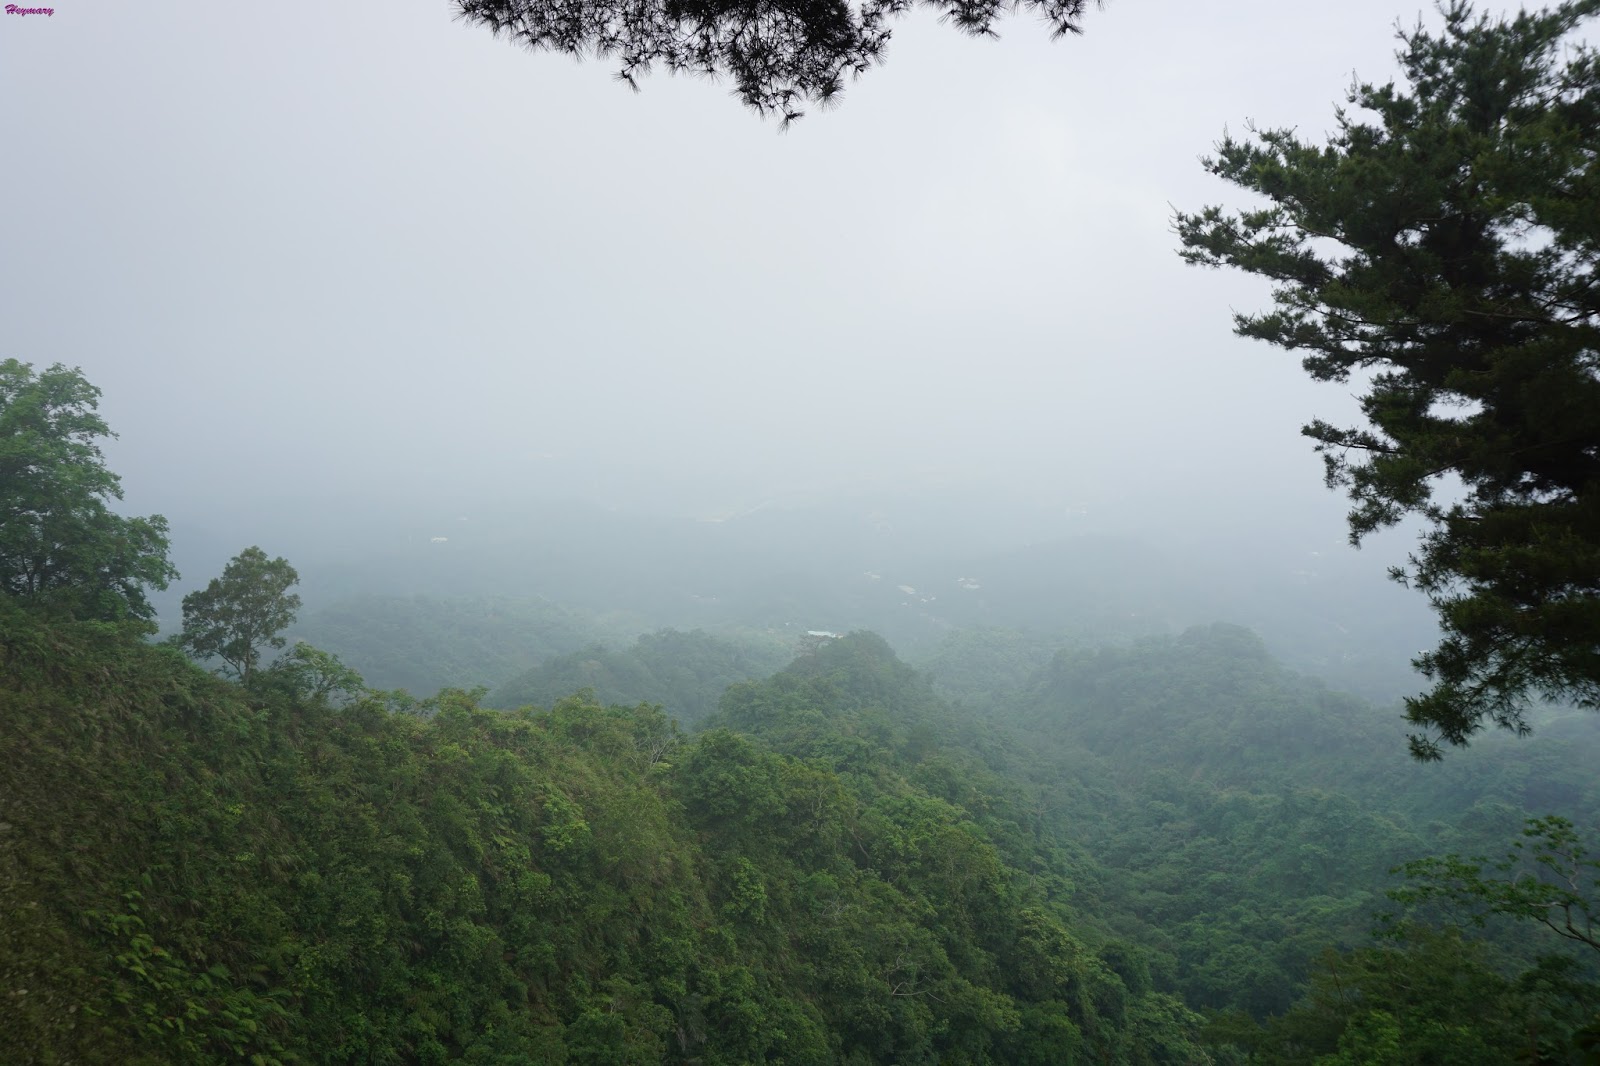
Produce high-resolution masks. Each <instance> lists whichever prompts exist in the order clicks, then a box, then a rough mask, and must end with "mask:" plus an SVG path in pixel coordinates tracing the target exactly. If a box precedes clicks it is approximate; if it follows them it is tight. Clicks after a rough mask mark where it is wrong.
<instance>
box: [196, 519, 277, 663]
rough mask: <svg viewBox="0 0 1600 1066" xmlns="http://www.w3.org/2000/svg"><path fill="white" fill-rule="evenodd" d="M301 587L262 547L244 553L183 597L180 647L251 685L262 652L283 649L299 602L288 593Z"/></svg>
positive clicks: (246, 550) (249, 549) (252, 548)
mask: <svg viewBox="0 0 1600 1066" xmlns="http://www.w3.org/2000/svg"><path fill="white" fill-rule="evenodd" d="M299 583H300V575H299V574H297V573H295V569H294V567H292V566H290V565H289V561H288V560H287V559H283V558H281V557H280V558H277V559H268V558H267V553H266V552H264V551H262V550H261V549H260V548H257V547H253V546H252V547H249V548H246V549H245V550H244V551H242V552H240V553H239V554H238V555H235V556H234V557H233V558H232V559H231V560H229V562H228V565H227V566H226V567H224V568H223V570H222V576H221V577H217V578H212V579H211V583H210V584H208V585H207V586H206V587H205V588H203V589H200V590H198V591H195V592H191V593H189V595H187V596H185V597H184V598H183V632H182V633H181V634H180V635H179V636H178V644H179V646H181V647H183V648H186V649H188V650H189V651H190V652H192V653H193V654H194V655H195V656H197V657H198V658H199V659H201V660H202V661H204V660H209V659H221V660H222V662H223V663H224V665H226V666H227V668H228V669H229V670H231V671H232V672H233V675H234V676H235V677H237V678H238V679H239V680H240V681H242V682H245V683H249V681H250V678H251V675H252V674H254V673H255V671H256V665H257V664H258V663H259V662H260V661H261V653H262V650H263V649H266V648H281V647H283V645H284V643H285V640H284V638H283V637H282V636H280V634H281V633H282V632H283V631H284V630H285V629H287V628H289V626H291V625H293V624H294V617H295V612H296V611H298V610H299V609H300V597H299V596H297V595H295V594H294V593H292V592H290V591H289V590H290V589H291V588H293V587H294V586H295V585H298V584H299Z"/></svg>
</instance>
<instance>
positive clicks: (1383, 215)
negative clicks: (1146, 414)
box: [1177, 0, 1600, 759]
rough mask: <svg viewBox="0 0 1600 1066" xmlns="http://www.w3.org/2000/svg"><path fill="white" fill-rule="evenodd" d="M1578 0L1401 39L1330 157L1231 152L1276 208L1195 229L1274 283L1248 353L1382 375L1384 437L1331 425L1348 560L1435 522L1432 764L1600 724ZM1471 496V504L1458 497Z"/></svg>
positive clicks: (1285, 144) (1586, 153)
mask: <svg viewBox="0 0 1600 1066" xmlns="http://www.w3.org/2000/svg"><path fill="white" fill-rule="evenodd" d="M1597 11H1600V6H1597V5H1596V4H1595V3H1594V2H1593V0H1569V2H1566V3H1562V4H1559V5H1557V6H1556V7H1554V8H1553V9H1550V10H1548V11H1544V12H1541V13H1530V12H1520V13H1518V14H1517V15H1515V16H1514V17H1511V18H1508V19H1506V20H1503V21H1496V20H1491V19H1489V18H1488V17H1486V16H1485V17H1480V16H1476V15H1474V13H1473V11H1472V9H1471V7H1470V6H1469V5H1468V4H1466V3H1463V2H1460V0H1452V2H1451V3H1449V4H1448V5H1447V6H1445V7H1444V8H1443V9H1442V12H1443V17H1444V26H1443V29H1442V31H1441V32H1439V33H1437V34H1430V33H1428V32H1425V31H1424V30H1422V29H1420V28H1419V29H1417V30H1415V31H1412V32H1410V33H1405V34H1402V37H1401V39H1402V41H1403V43H1404V46H1405V47H1404V49H1403V50H1402V51H1401V53H1400V55H1399V59H1400V62H1401V65H1402V69H1403V72H1404V75H1405V79H1406V82H1407V85H1406V86H1404V87H1396V86H1395V85H1394V84H1392V83H1391V84H1388V85H1382V86H1375V85H1369V84H1358V85H1357V86H1356V87H1355V88H1354V89H1353V90H1352V91H1351V94H1350V97H1349V99H1350V103H1351V104H1352V105H1354V106H1355V107H1357V108H1359V109H1360V110H1361V111H1364V112H1367V113H1369V114H1371V115H1372V116H1373V120H1372V121H1370V122H1367V121H1360V120H1358V118H1357V117H1356V116H1354V115H1352V114H1350V113H1348V112H1343V111H1341V112H1340V114H1339V116H1338V127H1337V132H1336V133H1335V134H1334V135H1333V137H1332V138H1331V139H1330V141H1329V143H1328V144H1326V145H1316V144H1310V143H1307V142H1304V141H1302V140H1301V139H1300V138H1299V137H1298V136H1297V135H1296V134H1295V132H1294V131H1293V130H1252V134H1253V137H1252V138H1250V139H1246V140H1235V139H1233V138H1232V137H1228V138H1225V139H1224V140H1223V141H1222V143H1221V144H1220V145H1219V146H1218V155H1217V157H1216V158H1215V159H1213V160H1209V161H1208V162H1207V168H1208V169H1209V170H1210V171H1211V172H1212V173H1214V174H1216V175H1218V176H1219V177H1221V178H1223V179H1224V180H1226V181H1229V182H1231V183H1233V184H1234V185H1237V186H1239V187H1241V188H1244V189H1248V190H1250V191H1252V192H1254V193H1257V194H1259V195H1260V196H1262V197H1264V198H1265V199H1266V200H1267V201H1268V206H1265V207H1261V208H1256V209H1251V210H1247V211H1241V212H1237V213H1229V212H1225V211H1223V210H1222V209H1220V208H1208V209H1207V210H1205V211H1203V212H1202V213H1200V214H1198V215H1183V214H1180V215H1179V216H1178V220H1177V227H1178V232H1179V235H1180V237H1181V239H1182V242H1183V245H1184V251H1183V255H1184V258H1186V259H1187V260H1189V261H1190V262H1193V263H1198V264H1201V265H1206V266H1231V267H1237V268H1239V269H1241V270H1245V271H1248V272H1250V273H1253V274H1258V275H1261V276H1262V277H1265V278H1268V279H1270V280H1272V282H1273V283H1274V285H1275V290H1274V300H1275V303H1276V308H1275V309H1274V310H1273V311H1270V312H1268V313H1264V314H1256V315H1239V316H1237V317H1236V329H1237V332H1239V333H1240V334H1241V335H1243V336H1247V337H1255V338H1259V339H1262V340H1266V341H1268V342H1270V343H1272V344H1276V345H1278V346H1280V347H1283V348H1286V349H1290V350H1295V351H1300V352H1303V353H1306V354H1305V359H1304V365H1305V368H1306V370H1307V371H1308V372H1309V373H1310V374H1311V375H1312V376H1313V377H1314V378H1316V379H1318V380H1321V381H1334V382H1341V383H1342V382H1346V381H1348V380H1349V379H1350V377H1351V375H1352V374H1357V375H1361V376H1362V379H1363V380H1365V381H1366V386H1365V392H1364V394H1363V395H1362V396H1361V406H1362V411H1363V414H1364V415H1365V416H1366V418H1367V423H1368V424H1367V426H1365V427H1354V428H1340V427H1336V426H1333V425H1330V424H1328V423H1326V422H1323V421H1320V420H1318V421H1314V422H1312V423H1311V424H1310V425H1308V426H1307V427H1306V428H1305V430H1304V432H1305V434H1306V435H1307V436H1309V437H1311V438H1312V439H1313V440H1315V441H1316V442H1317V449H1318V451H1320V452H1321V453H1322V455H1323V458H1324V460H1325V462H1326V469H1327V480H1328V483H1329V485H1330V486H1344V487H1345V488H1346V489H1347V490H1348V492H1349V495H1350V497H1351V499H1352V500H1353V501H1354V503H1355V508H1354V510H1352V512H1351V514H1350V530H1351V537H1352V540H1355V541H1359V540H1360V539H1361V538H1362V537H1364V536H1365V535H1366V534H1368V533H1371V532H1372V531H1374V530H1376V529H1379V528H1382V527H1385V526H1390V525H1394V524H1395V523H1397V522H1399V521H1400V520H1401V519H1402V518H1404V517H1405V516H1406V515H1410V514H1415V515H1419V516H1421V518H1422V519H1423V520H1424V521H1425V522H1426V524H1427V527H1426V531H1425V533H1424V534H1423V536H1422V538H1421V542H1420V546H1419V547H1418V549H1417V551H1416V553H1415V555H1414V556H1413V557H1412V560H1411V566H1410V569H1409V570H1408V571H1405V572H1402V571H1400V570H1396V571H1395V576H1396V577H1397V578H1399V579H1400V580H1402V581H1406V582H1409V583H1410V584H1412V585H1414V586H1415V587H1417V588H1419V589H1420V590H1422V591H1423V592H1424V593H1425V594H1426V595H1427V596H1428V597H1429V598H1430V600H1431V602H1432V603H1433V605H1434V607H1435V608H1436V609H1437V612H1438V615H1439V618H1440V621H1441V623H1442V626H1443V629H1444V639H1443V641H1442V642H1441V643H1440V644H1439V646H1438V647H1437V648H1436V649H1435V650H1433V651H1431V652H1427V653H1425V654H1423V655H1422V656H1421V657H1420V658H1418V659H1417V660H1416V665H1417V666H1418V668H1419V669H1421V670H1422V671H1423V673H1425V674H1426V675H1427V676H1428V677H1429V678H1430V679H1431V680H1432V681H1433V688H1432V690H1431V691H1429V692H1428V693H1426V694H1424V695H1422V696H1419V697H1417V698H1415V699H1412V700H1410V701H1409V702H1408V712H1407V713H1408V716H1409V718H1410V720H1411V721H1412V722H1413V723H1414V724H1415V725H1417V726H1419V727H1421V729H1422V732H1421V733H1420V734H1418V735H1416V736H1414V737H1413V738H1412V749H1413V752H1414V753H1415V754H1416V755H1417V756H1418V757H1419V758H1427V759H1436V758H1438V757H1439V756H1440V754H1441V746H1440V745H1441V743H1448V744H1456V745H1460V744H1465V743H1466V742H1467V741H1468V739H1469V738H1470V737H1471V736H1472V735H1473V734H1475V733H1476V732H1478V731H1479V730H1480V729H1481V728H1483V725H1484V723H1485V722H1486V721H1492V722H1494V723H1497V724H1499V725H1501V726H1504V727H1507V728H1510V729H1514V730H1519V731H1520V730H1523V729H1525V728H1526V722H1525V717H1524V706H1525V698H1526V697H1527V696H1528V695H1529V694H1532V693H1537V694H1541V695H1543V696H1545V697H1546V698H1549V699H1553V700H1572V701H1575V702H1577V703H1579V704H1582V705H1584V706H1588V707H1597V706H1600V532H1597V531H1600V454H1597V451H1596V448H1597V445H1600V372H1597V364H1596V361H1595V351H1596V347H1597V339H1600V335H1597V332H1596V318H1597V316H1600V304H1597V303H1596V294H1595V287H1594V272H1595V266H1596V258H1597V256H1600V222H1597V220H1600V170H1597V168H1596V163H1595V149H1596V145H1597V143H1600V63H1597V59H1596V52H1595V50H1594V49H1593V48H1592V47H1591V46H1589V45H1588V44H1586V43H1584V42H1583V40H1582V35H1581V34H1582V30H1583V27H1584V26H1585V25H1587V24H1588V22H1589V20H1591V19H1592V18H1593V17H1594V15H1595V14H1596V13H1597ZM1455 482H1459V483H1460V484H1461V485H1462V486H1464V489H1465V491H1464V493H1463V494H1461V496H1460V498H1459V499H1455V500H1451V499H1450V497H1451V496H1452V495H1454V493H1452V492H1450V491H1448V490H1447V491H1446V492H1445V494H1444V498H1443V499H1441V498H1440V495H1439V492H1438V490H1439V487H1440V486H1441V484H1443V485H1452V484H1454V483H1455Z"/></svg>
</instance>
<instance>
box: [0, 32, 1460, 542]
mask: <svg viewBox="0 0 1600 1066" xmlns="http://www.w3.org/2000/svg"><path fill="white" fill-rule="evenodd" d="M41 2H42V0H41ZM53 2H54V4H55V15H54V16H52V17H48V18H47V17H38V16H32V17H26V18H23V17H17V16H0V88H3V98H4V101H5V102H4V106H3V107H0V146H3V151H4V153H5V159H6V161H7V163H8V166H7V168H6V169H7V181H6V192H5V197H4V201H3V209H0V356H16V357H19V358H21V359H23V360H25V361H29V362H34V363H36V364H39V365H41V366H42V365H46V364H50V363H54V362H58V361H59V362H63V363H67V364H69V365H77V366H81V367H82V368H83V369H84V371H85V372H86V373H87V375H88V377H89V378H90V380H91V381H93V382H94V383H95V384H97V385H99V386H100V387H101V388H102V389H103V390H104V393H105V395H104V400H103V405H102V411H103V413H104V414H105V416H106V417H107V418H108V420H109V421H110V422H111V424H112V426H113V428H114V429H115V430H117V431H118V432H119V433H120V434H121V440H120V442H118V443H117V444H116V445H115V447H114V448H113V449H112V450H111V452H110V454H111V456H112V463H113V465H114V467H115V468H116V469H117V470H119V471H120V472H121V473H122V475H123V477H124V481H125V487H126V489H127V492H128V500H127V503H128V506H129V507H130V508H131V509H132V510H134V511H137V512H140V513H145V512H151V511H162V512H165V513H167V514H169V515H171V516H174V518H175V519H176V518H181V517H182V516H192V515H195V514H197V513H199V512H200V511H202V510H210V511H211V512H213V514H214V515H224V516H226V518H225V519H217V520H218V521H226V522H230V523H236V524H237V526H238V529H239V531H240V532H239V536H238V537H237V538H236V539H238V541H239V542H240V543H241V544H243V543H248V542H249V541H250V539H251V535H250V532H249V531H250V529H251V527H252V523H259V522H261V521H265V520H266V516H268V515H269V514H277V515H281V514H282V513H284V512H285V511H298V510H301V509H304V508H307V507H329V506H336V505H338V504H339V503H340V501H356V502H361V501H368V500H376V499H397V498H406V497H408V496H411V495H416V496H418V497H426V496H428V495H430V494H436V495H446V496H451V498H452V499H460V500H463V501H470V500H471V499H473V498H475V497H481V498H490V497H494V498H499V499H513V498H519V497H522V496H527V495H539V494H541V493H545V492H548V491H560V492H570V491H574V486H579V487H582V488H584V489H586V490H587V491H589V492H591V493H592V494H593V495H594V496H596V497H598V498H601V499H607V500H610V501H612V502H619V501H620V502H625V501H626V499H627V498H630V497H631V496H633V495H635V494H637V497H638V498H639V499H640V500H643V501H644V502H645V505H648V506H663V507H669V508H670V507H677V508H679V509H682V510H694V509H696V508H701V509H716V508H721V507H731V506H735V505H738V504H740V503H747V502H750V501H753V500H758V499H760V498H762V497H763V496H765V495H781V494H785V493H791V494H792V493H795V492H797V491H801V490H813V491H815V490H822V489H827V490H831V489H836V488H842V487H848V486H850V485H853V484H863V483H883V482H888V481H894V480H897V479H912V480H916V479H921V480H923V481H930V480H931V481H939V480H941V479H942V480H951V481H961V480H963V479H964V480H966V481H977V480H983V481H989V482H992V483H996V484H1001V485H1007V486H1011V485H1014V486H1016V487H1017V488H1018V489H1019V491H1032V492H1036V493H1038V494H1040V495H1041V496H1043V495H1050V494H1054V495H1056V496H1058V497H1059V498H1060V499H1062V500H1066V501H1075V502H1081V503H1082V505H1083V506H1085V507H1092V508H1099V509H1102V510H1104V509H1107V508H1117V507H1124V508H1127V509H1128V510H1129V511H1130V513H1146V512H1151V513H1153V512H1156V511H1160V510H1163V509H1165V510H1168V511H1170V512H1173V513H1179V514H1182V513H1186V512H1189V513H1196V514H1199V513H1201V512H1204V513H1205V514H1207V515H1212V514H1218V513H1226V512H1228V511H1229V510H1237V511H1240V512H1241V513H1249V514H1252V515H1254V514H1266V515H1271V514H1274V513H1280V512H1281V513H1283V514H1286V515H1287V514H1290V513H1292V514H1293V515H1294V516H1295V518H1296V521H1297V522H1298V520H1299V519H1301V518H1304V517H1306V516H1310V518H1311V519H1312V520H1315V521H1319V522H1325V523H1326V524H1327V533H1328V539H1329V540H1330V541H1333V542H1335V543H1337V541H1338V540H1339V539H1340V537H1341V530H1340V529H1339V528H1338V523H1339V521H1340V516H1341V515H1342V513H1343V511H1344V509H1345V504H1344V503H1343V502H1342V501H1341V500H1340V499H1338V498H1337V497H1335V496H1333V495H1332V494H1330V493H1327V492H1326V491H1325V490H1323V489H1322V488H1321V486H1320V468H1319V464H1318V461H1317V460H1316V458H1315V456H1314V455H1313V454H1312V453H1311V451H1310V448H1309V446H1308V444H1307V443H1306V442H1305V441H1304V440H1303V439H1302V438H1300V437H1299V435H1298V432H1297V430H1298V427H1299V426H1300V425H1301V424H1302V423H1303V422H1305V421H1307V420H1308V419H1309V418H1311V417H1313V416H1319V415H1320V416H1324V417H1333V418H1336V419H1337V418H1340V417H1344V416H1346V415H1348V414H1349V412H1350V411H1351V409H1352V404H1351V401H1350V399H1349V397H1348V396H1347V395H1346V394H1345V393H1346V392H1347V391H1348V390H1341V389H1338V388H1331V387H1326V386H1313V385H1311V384H1310V383H1309V382H1308V381H1307V380H1306V379H1305V376H1304V374H1303V372H1302V371H1301V370H1300V369H1299V367H1298V365H1297V362H1296V360H1295V359H1294V358H1293V357H1292V356H1289V355H1287V354H1284V353H1281V352H1278V351H1275V350H1273V349H1270V348H1267V347H1265V346H1262V345H1258V344H1252V343H1248V342H1245V341H1242V340H1238V339H1236V338H1234V337H1233V336H1232V335H1231V333H1230V321H1229V311H1230V308H1234V307H1237V308H1240V309H1248V308H1255V307H1259V306H1261V305H1262V304H1263V303H1264V301H1265V290H1264V287H1263V286H1262V285H1260V284H1259V283H1257V282H1255V281H1253V280H1251V279H1247V278H1241V277H1230V276H1227V275H1223V274H1219V273H1215V272H1202V271H1198V270H1195V269H1193V268H1188V267H1185V266H1183V265H1182V264H1181V263H1180V262H1179V260H1178V259H1177V256H1176V255H1175V254H1174V246H1175V238H1174V237H1173V235H1172V233H1171V232H1170V226H1171V211H1172V206H1173V205H1177V206H1181V207H1185V208H1190V209H1193V208H1198V207H1200V206H1202V205H1203V204H1205V203H1208V202H1216V201H1218V200H1226V199H1228V197H1229V190H1227V189H1226V188H1224V187H1223V186H1221V185H1220V184H1219V183H1217V182H1215V181H1214V180H1213V179H1211V178H1209V177H1208V176H1206V175H1205V174H1204V173H1203V171H1202V170H1201V169H1200V166H1199V164H1198V161H1197V160H1198V157H1199V156H1200V155H1201V154H1203V153H1205V152H1206V151H1207V150H1208V149H1209V147H1210V146H1211V144H1212V143H1213V142H1214V141H1215V140H1216V139H1217V137H1218V136H1219V135H1220V134H1221V132H1222V131H1223V129H1224V127H1225V126H1231V127H1232V128H1234V129H1236V130H1237V129H1239V128H1241V127H1242V126H1243V125H1244V124H1245V123H1246V121H1248V120H1254V121H1256V122H1257V123H1259V124H1261V125H1293V126H1298V127H1299V128H1300V129H1301V131H1302V132H1303V133H1305V134H1308V135H1318V134H1320V133H1321V132H1322V131H1324V130H1326V129H1328V128H1329V127H1330V126H1331V123H1332V112H1333V107H1334V106H1335V104H1336V103H1338V102H1339V101H1340V99H1341V97H1342V95H1343V92H1344V90H1345V88H1346V87H1347V86H1348V85H1349V84H1350V81H1351V77H1352V73H1353V72H1359V73H1360V74H1361V75H1362V76H1363V77H1364V78H1371V79H1387V78H1388V77H1389V76H1390V73H1391V71H1392V70H1393V68H1394V63H1393V58H1392V53H1393V51H1394V48H1395V41H1394V39H1393V30H1394V25H1395V22H1396V20H1397V19H1403V20H1405V21H1407V22H1412V21H1414V20H1415V19H1416V18H1417V17H1418V14H1419V9H1418V8H1417V7H1415V6H1406V7H1403V8H1396V7H1395V6H1394V2H1393V0H1351V2H1346V3H1341V4H1326V3H1320V4H1309V3H1299V2H1290V0H1233V2H1231V3H1227V4H1195V3H1192V2H1178V0H1112V2H1111V3H1109V4H1108V5H1107V6H1106V7H1105V8H1104V9H1103V10H1099V11H1095V12H1091V13H1090V14H1089V16H1088V17H1087V18H1086V20H1085V28H1086V31H1087V32H1086V33H1085V35H1084V36H1082V37H1080V38H1074V39H1067V40H1062V41H1057V42H1051V41H1049V40H1048V37H1047V34H1046V32H1045V31H1044V29H1043V28H1042V27H1041V26H1040V25H1039V24H1038V23H1037V22H1035V21H1033V20H1031V19H1027V18H1013V19H1011V20H1008V21H1006V22H1005V23H1004V24H1003V25H1002V26H1001V30H1002V38H1001V39H1000V40H998V41H975V40H971V39H968V38H965V37H962V36H960V35H959V34H957V33H956V32H954V31H953V30H951V29H949V28H948V27H944V26H940V25H938V24H937V22H936V21H935V20H934V19H933V18H931V17H927V16H919V17H915V18H912V19H910V20H908V21H906V22H904V23H903V24H901V25H900V27H899V28H898V29H897V30H896V34H895V39H894V42H893V44H892V46H891V48H890V51H889V54H888V57H887V61H886V62H885V63H884V64H883V65H882V66H881V67H879V68H878V69H876V70H874V71H872V72H870V73H869V74H868V75H867V76H866V77H865V78H863V79H862V80H860V81H859V82H858V83H856V84H855V85H854V86H852V87H851V88H850V90H849V91H848V92H847V94H846V95H845V98H844V100H843V103H842V105H841V106H840V107H838V108H837V109H835V110H833V111H830V112H827V113H818V112H813V113H812V114H811V115H809V116H808V117H807V118H805V119H804V120H803V121H802V122H800V123H799V124H798V125H797V126H796V127H795V128H794V129H792V130H791V131H790V132H787V133H782V134H780V133H779V132H778V131H777V129H776V127H775V125H774V124H773V123H771V122H763V121H762V120H760V119H758V118H757V117H755V116H754V115H752V114H751V113H749V112H747V111H746V110H744V109H743V108H742V107H741V106H740V105H739V104H738V103H737V102H736V101H735V100H734V99H733V98H732V97H731V96H730V95H729V93H728V90H727V87H726V86H725V85H716V84H711V83H707V82H704V81H695V80H687V79H673V78H669V77H667V76H665V75H660V74H658V75H655V76H652V77H650V78H649V79H647V80H645V81H644V83H643V89H644V91H643V92H642V93H641V94H638V95H635V94H633V93H631V92H629V91H628V90H627V89H626V88H625V87H623V86H622V85H620V84H619V83H618V82H616V81H615V80H614V78H613V76H612V74H613V71H612V67H611V66H609V65H607V64H606V63H605V62H603V61H602V62H586V63H576V62H574V61H572V60H570V59H567V58H564V57H559V56H551V55H533V54H529V53H526V52H524V51H522V50H520V49H517V48H515V47H512V46H511V45H509V44H507V43H506V42H504V41H501V40H496V39H494V38H493V37H491V36H490V35H489V34H488V33H487V32H486V31H484V30H481V29H478V28H475V27H472V26H468V25H466V24H463V23H461V22H459V21H455V20H454V19H453V17H452V10H451V7H450V5H449V4H448V3H446V2H444V0H340V2H339V3H333V4H316V5H309V4H235V3H217V2H215V0H205V2H201V0H193V2H177V0H144V2H141V0H53ZM1430 16H1431V11H1430ZM203 500H204V501H212V502H208V503H205V504H201V503H200V502H198V501H203ZM1378 562H1379V561H1378V560H1375V561H1374V563H1375V565H1377V563H1378Z"/></svg>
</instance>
